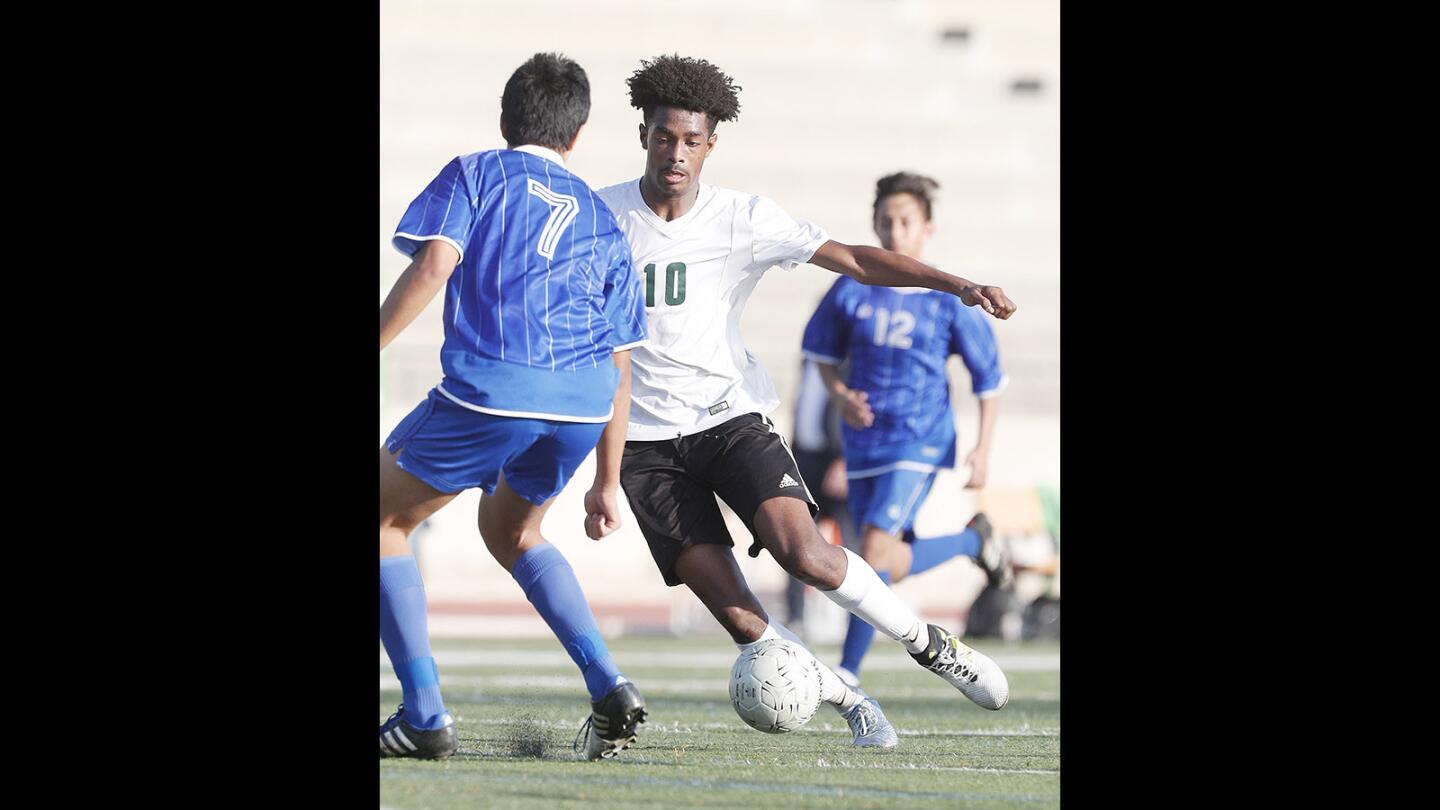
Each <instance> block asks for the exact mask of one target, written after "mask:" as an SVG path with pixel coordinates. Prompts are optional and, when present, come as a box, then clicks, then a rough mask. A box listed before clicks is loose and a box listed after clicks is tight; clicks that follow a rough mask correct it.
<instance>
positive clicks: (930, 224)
mask: <svg viewBox="0 0 1440 810" xmlns="http://www.w3.org/2000/svg"><path fill="white" fill-rule="evenodd" d="M934 235H935V220H933V219H927V220H925V238H926V239H929V238H930V237H932V236H934Z"/></svg>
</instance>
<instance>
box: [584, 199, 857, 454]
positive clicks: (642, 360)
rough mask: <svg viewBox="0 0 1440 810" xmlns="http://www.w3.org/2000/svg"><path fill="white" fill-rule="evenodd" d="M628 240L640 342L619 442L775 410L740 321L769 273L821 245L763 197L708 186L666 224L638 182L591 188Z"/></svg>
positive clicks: (812, 230)
mask: <svg viewBox="0 0 1440 810" xmlns="http://www.w3.org/2000/svg"><path fill="white" fill-rule="evenodd" d="M596 193H597V194H599V195H600V198H601V199H603V200H604V201H605V204H606V205H607V206H609V207H610V210H611V211H612V212H614V214H615V219H616V221H617V222H618V223H619V225H620V229H621V230H622V231H623V232H624V233H625V237H626V239H628V240H629V242H630V250H631V253H632V254H633V256H634V262H635V269H636V270H637V271H640V279H641V282H642V283H643V284H644V286H645V316H646V322H647V325H648V333H649V337H648V339H647V340H646V341H645V343H644V344H643V345H641V346H638V347H636V348H635V349H634V350H632V351H631V355H630V358H631V369H632V380H631V382H632V385H631V389H630V423H629V429H628V431H627V432H626V438H627V439H629V440H631V441H654V440H657V439H673V438H676V437H678V436H688V435H690V434H692V433H699V432H700V431H702V430H705V429H707V428H710V427H713V426H715V425H718V424H720V423H722V422H726V421H728V420H730V419H733V418H735V417H736V416H740V415H742V414H746V413H762V414H763V413H769V412H770V411H771V410H774V408H775V407H776V406H778V405H779V404H780V398H779V397H778V396H776V394H775V386H774V384H773V383H771V382H770V376H769V375H768V374H766V373H765V369H763V368H762V367H761V366H760V362H759V361H758V360H757V359H756V358H755V355H753V354H751V353H750V352H748V351H746V349H745V346H744V345H743V344H742V343H741V342H740V314H741V313H742V312H743V311H744V309H745V302H746V301H747V300H749V298H750V293H752V292H754V290H755V285H756V284H757V283H758V282H759V281H760V277H761V276H762V275H763V274H764V273H765V271H766V270H768V269H770V268H771V267H776V266H779V267H781V268H783V269H786V270H790V269H792V268H794V267H795V266H796V265H799V264H803V263H804V262H806V261H809V259H810V257H811V256H812V255H814V253H815V251H816V250H817V249H819V247H820V246H821V245H823V244H825V242H826V241H827V240H828V239H829V237H828V236H827V235H826V234H825V232H824V231H823V230H821V229H820V228H819V227H817V226H815V225H814V224H812V223H809V222H806V221H804V220H797V219H793V218H792V217H790V215H788V214H786V213H785V212H784V211H783V210H782V209H781V208H780V206H778V205H776V204H775V203H774V202H772V201H771V200H769V199H766V198H764V197H759V196H755V195H753V194H745V193H742V192H738V191H730V190H729V189H723V188H716V187H715V186H707V185H704V184H701V185H700V193H699V195H698V197H697V198H696V200H695V205H694V206H693V207H691V209H690V210H689V211H687V212H686V213H685V215H684V216H682V217H679V218H678V219H674V220H671V221H669V222H666V221H665V220H663V219H661V218H660V217H658V216H656V214H655V212H654V211H651V210H650V207H649V206H648V205H646V204H645V201H644V199H643V198H642V197H641V196H640V181H639V180H631V181H629V182H627V183H620V184H618V185H614V186H610V187H608V188H603V189H600V190H599V191H598V192H596Z"/></svg>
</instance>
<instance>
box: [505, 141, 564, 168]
mask: <svg viewBox="0 0 1440 810" xmlns="http://www.w3.org/2000/svg"><path fill="white" fill-rule="evenodd" d="M515 151H516V152H524V153H525V154H527V155H534V156H535V157H542V158H545V159H546V160H553V161H555V162H556V163H559V164H560V165H561V166H564V165H565V158H563V157H560V153H559V152H556V151H555V150H554V149H550V148H548V147H544V146H537V145H535V144H533V143H527V144H521V145H520V146H517V147H515Z"/></svg>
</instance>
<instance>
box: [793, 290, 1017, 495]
mask: <svg viewBox="0 0 1440 810" xmlns="http://www.w3.org/2000/svg"><path fill="white" fill-rule="evenodd" d="M987 317H988V316H987V315H985V313H984V312H983V311H982V310H981V309H980V308H978V307H967V306H965V305H964V304H963V303H961V302H960V299H959V298H956V297H955V296H953V295H948V294H946V293H942V292H936V291H934V290H913V289H892V288H890V287H869V286H866V285H864V284H861V283H860V282H858V281H855V280H854V279H851V278H849V277H841V278H840V279H838V280H837V281H836V282H835V284H834V285H833V286H832V287H831V288H830V291H829V292H827V293H826V294H825V297H824V299H822V300H821V302H820V305H819V307H817V308H816V310H815V314H814V315H812V316H811V317H810V322H809V323H808V324H806V326H805V337H804V339H803V341H802V344H801V349H802V351H803V353H804V354H805V356H806V357H809V358H810V359H812V360H818V361H820V362H824V363H832V364H836V365H838V364H840V363H842V362H843V361H845V360H846V359H848V360H849V361H850V373H849V379H848V380H846V385H848V386H849V387H850V388H853V389H856V390H859V391H864V392H866V393H867V394H869V397H870V398H869V400H868V402H869V405H870V408H871V410H873V411H874V412H875V423H874V424H873V425H871V426H870V427H869V428H866V429H864V430H856V429H854V428H851V427H850V426H848V425H846V426H844V428H843V432H844V436H845V452H846V456H847V462H848V466H850V467H851V468H853V469H860V468H859V467H857V466H856V464H857V462H860V463H862V464H866V465H870V464H877V463H880V462H881V461H883V460H884V458H885V457H886V456H887V454H888V455H890V456H893V457H894V458H893V460H902V459H903V458H906V457H910V456H913V457H914V458H913V460H914V461H917V462H922V463H929V464H933V465H934V466H947V467H948V466H953V463H954V462H953V456H954V442H955V438H954V415H953V413H952V412H951V409H950V383H949V380H948V379H947V377H946V374H945V361H946V360H947V359H948V358H949V357H950V355H952V354H958V355H960V357H961V359H962V360H963V361H964V363H965V367H966V368H967V369H968V370H969V371H970V379H971V385H972V389H973V390H974V392H975V394H976V395H977V396H982V397H983V396H989V395H993V394H996V393H999V391H1000V389H1001V388H1002V387H1003V386H1004V383H1005V378H1004V374H1003V372H1002V370H1001V368H1000V353H999V351H998V349H997V348H996V345H995V335H994V332H993V331H992V330H991V328H990V324H989V323H988V322H987V321H986V320H985V319H986V318H987ZM947 441H948V443H949V445H950V446H949V447H948V448H947V447H944V446H943V445H944V444H945V443H946V442H947ZM906 448H908V449H906ZM927 450H928V451H931V452H926V451H927ZM852 456H863V457H864V458H852ZM947 460H948V463H946V462H947Z"/></svg>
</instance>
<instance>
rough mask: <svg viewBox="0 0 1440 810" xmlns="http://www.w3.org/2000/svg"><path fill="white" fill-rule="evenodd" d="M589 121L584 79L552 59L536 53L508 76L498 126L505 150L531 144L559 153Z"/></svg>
mask: <svg viewBox="0 0 1440 810" xmlns="http://www.w3.org/2000/svg"><path fill="white" fill-rule="evenodd" d="M589 118H590V78H589V77H588V76H586V75H585V69H584V68H582V67H580V66H579V65H577V64H576V63H575V62H573V61H571V60H570V59H568V58H566V57H565V56H564V55H563V54H558V53H537V54H535V55H534V56H532V57H530V61H528V62H526V63H525V64H523V65H521V66H520V67H518V68H516V69H515V72H514V73H512V74H510V81H508V82H506V83H505V95H503V96H501V97H500V120H501V121H503V122H504V123H505V140H507V141H509V145H511V146H521V145H524V144H527V143H533V144H536V145H539V146H548V147H550V148H551V149H555V150H559V151H563V150H566V149H569V148H570V144H571V143H572V142H574V140H575V133H577V132H579V131H580V127H581V126H583V125H584V123H585V122H586V121H587V120H589Z"/></svg>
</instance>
